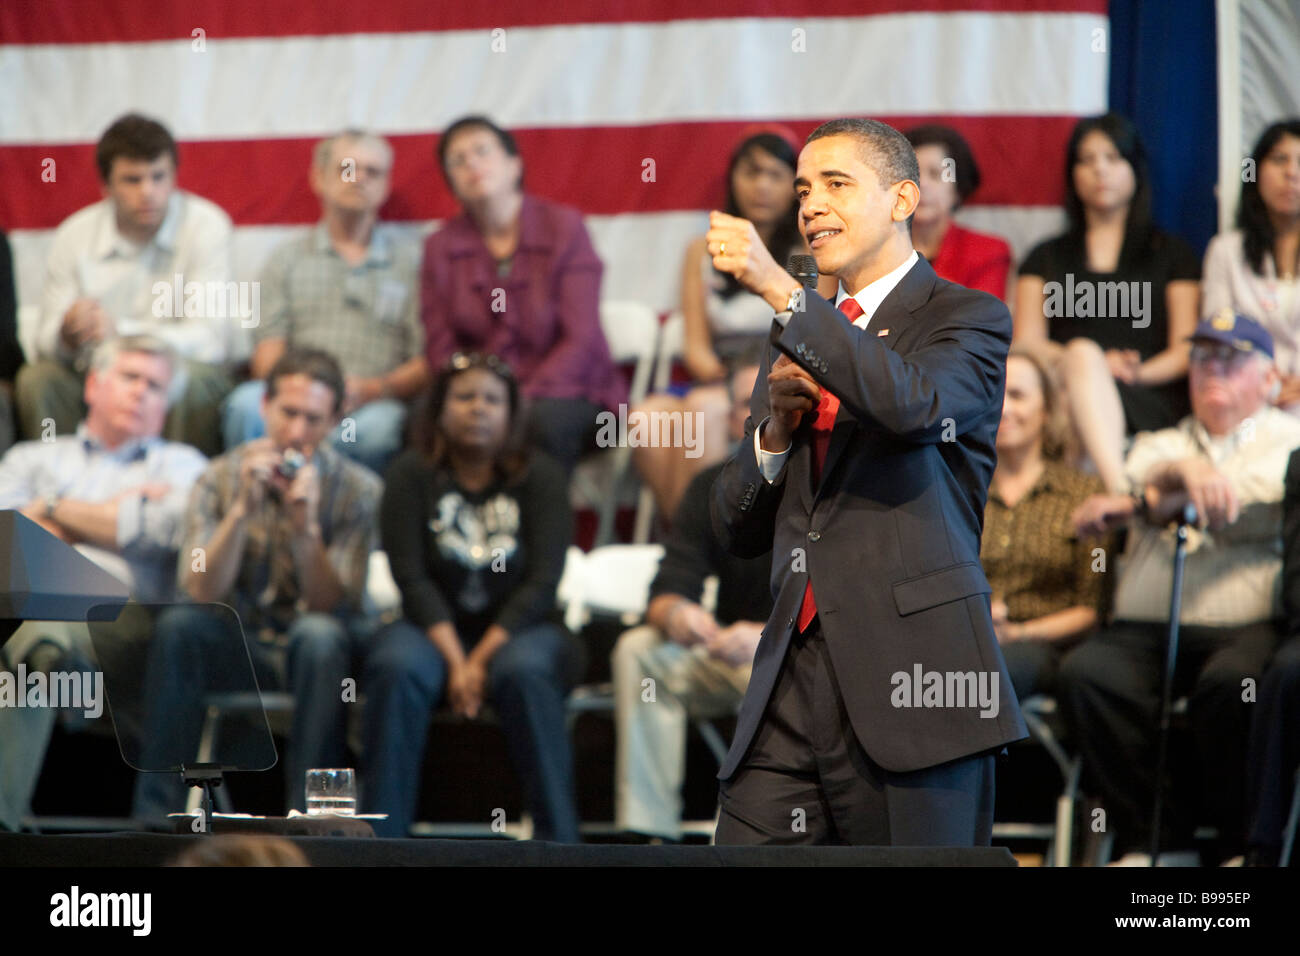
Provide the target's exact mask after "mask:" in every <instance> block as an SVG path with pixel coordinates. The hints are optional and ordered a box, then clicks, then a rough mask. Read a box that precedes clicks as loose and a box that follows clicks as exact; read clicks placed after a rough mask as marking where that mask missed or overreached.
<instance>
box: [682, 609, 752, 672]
mask: <svg viewBox="0 0 1300 956" xmlns="http://www.w3.org/2000/svg"><path fill="white" fill-rule="evenodd" d="M666 625H667V626H666V628H665V630H666V631H667V633H668V638H669V640H671V641H672V642H673V643H675V644H680V645H682V646H683V647H696V646H698V647H703V648H704V649H705V650H706V651H707V652H708V653H709V656H710V657H714V658H717V659H718V660H720V661H722V662H723V663H725V664H728V665H730V666H731V667H740V666H741V665H743V664H749V663H752V662H753V660H754V651H755V650H756V649H757V648H758V641H759V638H760V637H761V636H762V633H763V626H762V625H761V624H759V623H757V622H755V621H736V622H734V623H732V624H729V625H727V626H726V627H722V626H720V625H719V624H718V622H717V620H716V619H715V618H714V617H713V615H712V614H710V613H709V612H708V611H706V610H705V609H704V608H702V607H700V605H698V604H696V603H695V602H693V601H688V600H685V599H682V600H681V601H679V602H678V603H677V604H676V605H675V606H674V607H673V609H672V611H671V612H670V613H669V615H668V620H667V622H666Z"/></svg>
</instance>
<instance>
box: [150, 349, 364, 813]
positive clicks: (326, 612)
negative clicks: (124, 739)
mask: <svg viewBox="0 0 1300 956" xmlns="http://www.w3.org/2000/svg"><path fill="white" fill-rule="evenodd" d="M345 394H346V388H345V385H344V380H343V374H342V372H341V371H340V369H339V366H338V363H337V362H336V361H335V360H334V359H333V358H332V357H331V356H330V355H329V354H327V353H325V352H321V351H318V350H314V349H300V350H290V351H288V352H286V353H285V354H284V355H283V356H282V357H281V358H280V359H279V361H277V362H276V363H275V365H274V366H273V367H272V368H271V371H270V372H269V374H268V375H267V384H266V396H265V398H264V399H263V402H262V413H263V415H264V417H265V421H266V428H267V437H265V438H260V439H256V440H254V441H250V442H246V443H245V444H243V445H240V446H238V447H237V448H234V449H232V450H231V451H229V452H227V453H226V454H224V455H222V456H221V457H220V458H217V459H215V460H213V462H212V464H211V465H210V466H209V468H208V470H207V471H206V472H205V473H204V474H203V476H202V477H201V478H200V479H199V481H198V484H197V485H196V486H195V488H194V491H193V493H192V495H191V496H190V502H189V509H188V514H187V517H186V528H185V533H184V537H183V544H182V546H181V550H180V563H179V569H178V580H179V585H180V587H181V589H182V590H183V591H184V593H185V594H186V595H187V596H188V597H190V598H191V599H192V600H194V601H196V602H201V603H205V604H209V605H211V604H217V603H219V604H226V605H230V607H233V608H234V609H235V611H236V612H237V613H238V615H239V623H240V624H241V625H242V627H243V630H244V633H245V634H246V635H248V637H250V638H252V639H251V640H249V641H248V644H249V650H250V652H251V653H252V658H253V665H254V667H255V669H256V673H257V679H258V683H259V685H260V686H261V688H262V689H263V690H265V689H268V687H269V688H271V689H275V688H285V689H287V690H289V691H291V692H292V693H293V695H294V697H295V703H296V706H295V709H294V719H293V729H292V737H291V739H292V746H291V749H290V752H289V755H288V759H287V761H286V770H287V774H288V804H289V806H290V807H296V808H298V809H301V808H302V806H303V800H302V790H303V779H304V773H305V772H306V770H307V769H308V768H310V767H336V766H344V765H346V764H345V760H346V742H345V710H344V696H345V695H344V693H343V688H344V684H343V682H344V680H345V679H346V678H347V676H348V674H349V673H350V667H351V660H352V638H353V636H354V630H355V628H354V627H353V623H354V621H356V622H357V623H359V620H358V618H359V614H360V611H361V602H362V596H363V594H364V593H365V586H366V569H367V566H368V563H369V558H370V552H371V550H372V548H373V535H374V528H375V523H376V512H377V510H378V507H379V497H380V490H381V484H380V481H379V479H378V478H376V477H375V476H374V474H372V473H371V472H370V471H368V470H367V469H366V468H364V467H362V466H361V465H358V464H356V463H354V462H352V461H350V460H349V459H347V458H345V457H343V456H342V455H340V454H339V453H338V452H337V451H335V450H334V449H333V448H332V447H331V446H330V443H329V442H328V441H326V438H327V436H328V435H329V433H330V431H331V430H332V429H333V428H334V426H335V425H336V424H337V422H338V417H339V411H340V409H341V408H342V405H343V401H344V397H345ZM232 623H233V619H232V618H231V617H230V615H229V612H225V613H224V614H222V613H221V609H215V608H210V607H201V606H180V607H174V608H170V609H168V610H167V611H165V612H164V613H163V614H162V615H160V617H159V621H158V626H157V629H156V631H155V635H154V641H153V645H152V647H151V648H150V655H149V666H148V672H147V675H146V687H147V700H146V708H147V709H146V725H145V727H146V729H145V734H144V743H143V748H144V749H143V753H142V755H141V766H142V767H144V768H147V769H157V768H160V767H164V766H173V765H175V764H176V763H177V762H179V761H180V760H192V759H193V756H194V754H195V753H196V752H197V746H198V739H199V733H200V729H201V725H202V720H203V711H204V700H203V698H204V694H203V691H204V690H207V691H216V690H232V689H248V690H251V689H252V688H251V686H249V685H248V681H247V667H248V665H247V658H244V657H242V649H241V648H240V646H239V645H238V644H237V643H235V642H236V641H238V635H237V634H234V633H232V630H233V629H232V627H231V625H232ZM223 661H224V662H225V663H224V666H223V664H222V663H221V662H223ZM241 665H242V667H241ZM241 670H242V671H243V672H244V673H243V674H242V675H241V674H240V673H239V671H241ZM223 671H224V673H222V672H223ZM241 676H242V677H243V683H242V686H240V681H239V678H240V677H241ZM196 679H199V680H201V681H202V683H201V684H200V686H197V687H196V686H195V680H196ZM219 762H221V761H219ZM183 800H184V794H183V787H182V784H181V782H180V780H179V778H178V777H177V776H176V775H175V774H160V773H146V774H142V775H141V776H140V778H139V779H138V780H137V784H136V793H135V806H134V814H135V816H136V817H140V818H144V817H156V816H160V815H163V814H166V813H168V812H170V811H175V810H179V809H181V806H180V804H181V803H182V802H183Z"/></svg>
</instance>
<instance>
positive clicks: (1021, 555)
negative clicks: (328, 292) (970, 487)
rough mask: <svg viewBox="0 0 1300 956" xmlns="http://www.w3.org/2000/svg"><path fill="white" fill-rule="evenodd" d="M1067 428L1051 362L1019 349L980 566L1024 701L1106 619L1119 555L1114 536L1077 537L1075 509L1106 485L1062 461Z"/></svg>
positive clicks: (1042, 689) (1050, 683)
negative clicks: (1109, 588)
mask: <svg viewBox="0 0 1300 956" xmlns="http://www.w3.org/2000/svg"><path fill="white" fill-rule="evenodd" d="M1068 427H1069V426H1068V423H1066V421H1065V417H1064V415H1063V414H1062V410H1061V408H1060V398H1059V393H1058V392H1057V389H1056V385H1055V383H1054V382H1053V381H1052V379H1051V372H1050V371H1049V370H1048V367H1047V365H1046V363H1045V362H1044V361H1042V360H1041V359H1040V358H1039V357H1038V356H1036V355H1034V354H1033V353H1032V352H1030V351H1028V350H1027V349H1025V348H1024V347H1023V346H1015V347H1014V348H1012V350H1011V354H1010V356H1009V357H1008V359H1007V385H1006V399H1005V401H1004V402H1003V404H1002V424H1001V425H1000V426H999V427H998V440H997V449H998V464H997V468H996V469H995V470H994V472H993V482H992V484H991V486H990V487H989V500H988V504H987V505H986V506H985V508H984V536H983V538H982V539H981V544H980V561H981V562H982V563H983V565H984V573H985V574H986V575H987V576H988V579H989V584H990V585H992V587H993V626H994V628H995V629H996V631H997V635H998V643H999V644H1001V646H1002V656H1003V658H1004V659H1005V660H1006V662H1007V672H1008V673H1009V674H1010V675H1011V683H1012V684H1013V685H1014V686H1015V689H1016V698H1017V699H1018V700H1025V699H1026V698H1027V697H1031V696H1033V695H1034V694H1039V693H1045V694H1050V693H1053V692H1054V691H1055V683H1056V672H1057V669H1058V668H1059V666H1060V661H1061V658H1062V657H1063V656H1064V655H1065V652H1066V650H1067V649H1068V648H1069V647H1070V646H1071V645H1073V644H1075V643H1077V642H1078V641H1080V640H1082V639H1083V638H1084V637H1085V636H1086V635H1087V634H1089V633H1090V632H1091V631H1092V630H1093V628H1094V627H1095V626H1096V625H1097V623H1098V621H1099V620H1100V617H1101V615H1102V614H1103V613H1104V607H1103V604H1104V599H1105V596H1106V595H1105V592H1106V582H1107V581H1108V580H1109V575H1108V573H1107V572H1108V571H1109V565H1110V562H1112V561H1113V560H1114V559H1115V557H1116V555H1115V550H1114V544H1113V542H1112V541H1111V540H1109V539H1104V538H1095V537H1094V538H1091V539H1088V538H1083V537H1079V536H1077V535H1075V533H1074V525H1073V523H1072V521H1071V518H1072V516H1073V514H1074V511H1075V509H1076V508H1078V507H1079V505H1081V504H1082V503H1083V502H1084V500H1085V499H1086V498H1088V496H1089V495H1092V494H1096V493H1099V492H1101V491H1102V490H1103V488H1102V484H1101V480H1100V479H1099V478H1097V477H1096V476H1095V475H1084V474H1081V473H1080V472H1078V471H1075V470H1074V469H1073V468H1071V467H1069V466H1068V465H1066V464H1065V463H1064V462H1063V460H1062V459H1063V458H1064V453H1065V444H1066V430H1067V429H1068ZM1096 548H1101V549H1102V554H1101V555H1100V563H1099V558H1098V556H1097V555H1096V553H1095V550H1094V549H1096Z"/></svg>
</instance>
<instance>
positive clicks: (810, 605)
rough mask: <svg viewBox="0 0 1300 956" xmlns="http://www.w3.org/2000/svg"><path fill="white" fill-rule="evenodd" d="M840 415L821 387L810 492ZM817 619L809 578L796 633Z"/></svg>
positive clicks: (848, 309)
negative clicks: (832, 430) (836, 417)
mask: <svg viewBox="0 0 1300 956" xmlns="http://www.w3.org/2000/svg"><path fill="white" fill-rule="evenodd" d="M839 309H840V311H841V312H843V313H844V317H845V318H847V319H848V320H849V321H850V322H852V321H853V320H854V319H856V318H858V316H860V315H862V306H860V305H858V300H857V299H854V298H847V299H845V300H844V301H843V302H841V303H840V306H839ZM839 413H840V400H839V399H838V398H836V397H835V396H834V395H832V394H831V393H830V391H829V390H827V388H826V387H825V386H822V397H821V401H820V402H818V404H817V419H816V420H815V421H814V422H813V426H812V480H813V489H814V490H816V488H817V485H818V484H819V483H820V482H821V478H822V466H823V465H824V464H825V463H826V450H827V449H828V448H830V446H831V429H832V428H834V427H835V416H836V415H838V414H839ZM816 616H817V602H816V601H815V600H814V599H813V589H812V575H811V574H809V576H808V584H807V587H806V588H805V589H804V593H803V606H802V607H801V608H800V609H799V630H800V631H801V632H802V631H806V630H807V629H808V625H809V624H811V623H812V619H813V618H814V617H816Z"/></svg>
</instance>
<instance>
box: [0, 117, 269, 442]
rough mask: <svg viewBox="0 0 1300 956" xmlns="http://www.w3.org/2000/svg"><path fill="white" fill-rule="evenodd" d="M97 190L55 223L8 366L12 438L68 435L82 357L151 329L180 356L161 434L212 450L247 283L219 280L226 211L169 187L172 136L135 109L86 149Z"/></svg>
mask: <svg viewBox="0 0 1300 956" xmlns="http://www.w3.org/2000/svg"><path fill="white" fill-rule="evenodd" d="M95 158H96V162H97V164H98V166H99V174H100V179H101V181H102V183H103V192H104V198H103V199H102V200H100V201H99V202H97V203H95V204H94V205H91V206H87V207H86V208H84V209H81V210H79V211H77V212H75V213H73V214H72V215H71V216H69V217H68V218H67V219H66V220H64V221H63V223H62V224H61V225H60V226H59V228H58V230H57V232H56V233H55V235H54V240H53V243H52V244H51V246H50V251H49V254H48V257H47V259H46V274H45V284H44V287H43V289H42V293H41V311H40V320H39V322H40V325H39V327H38V329H37V333H36V337H35V338H36V342H35V344H36V355H35V356H34V360H33V361H32V362H31V363H30V364H29V365H27V366H25V367H24V368H23V369H21V370H20V371H19V373H18V379H17V402H18V415H19V427H20V430H21V433H22V437H23V438H26V439H36V438H42V437H46V436H48V435H49V434H50V431H51V428H52V429H53V430H54V431H55V432H56V433H58V434H61V435H66V434H70V433H71V432H72V430H73V429H74V428H76V425H77V422H78V421H80V420H81V418H82V416H83V415H84V413H85V406H84V405H83V404H82V401H81V391H82V381H83V379H84V377H85V369H86V363H87V361H88V358H89V355H90V353H91V352H92V351H93V349H94V347H95V346H96V345H97V344H98V343H100V342H102V341H105V340H106V339H110V338H113V337H114V336H118V335H135V334H152V335H156V336H158V337H159V338H161V339H163V340H164V341H166V342H167V343H168V344H170V345H171V346H172V348H173V349H175V351H176V352H177V353H178V354H179V355H180V356H181V357H182V358H184V359H185V360H186V361H185V366H186V373H187V380H188V385H187V387H186V389H185V392H184V393H183V394H182V395H181V396H180V398H179V400H178V401H177V402H176V404H175V405H174V406H173V407H172V409H171V413H170V415H169V416H168V421H167V424H166V427H165V429H164V434H165V435H166V437H168V438H169V439H172V440H176V441H185V442H189V443H190V444H192V445H195V446H196V447H198V448H199V449H201V450H203V451H204V452H206V453H208V454H215V453H216V452H218V451H220V445H219V442H220V415H219V405H220V403H221V400H222V399H223V398H224V397H225V396H226V394H227V393H228V392H229V391H230V388H231V381H230V379H229V377H228V375H227V369H226V366H227V364H228V363H229V362H231V361H232V360H238V359H241V358H245V357H246V356H247V344H246V336H247V332H246V329H247V328H248V327H251V326H250V323H253V322H256V320H257V319H256V312H257V311H258V310H257V309H256V304H257V302H256V295H255V293H256V288H255V287H251V286H245V285H244V284H234V283H230V282H229V281H228V280H229V279H230V235H231V227H230V217H229V216H227V215H226V214H225V212H223V211H222V210H221V209H220V208H219V207H217V206H216V205H214V204H213V203H211V202H209V201H208V200H206V199H203V198H201V197H199V196H195V195H192V194H190V193H185V192H182V191H181V190H179V189H177V188H176V164H177V153H176V143H175V141H174V140H173V139H172V136H171V134H170V133H169V132H168V131H167V130H166V128H164V127H163V126H162V125H161V124H159V123H157V122H155V121H153V120H151V119H147V118H145V117H143V116H138V115H134V114H132V115H128V116H124V117H122V118H121V119H119V120H117V121H116V122H115V123H113V125H112V126H110V127H109V128H108V129H107V130H106V131H105V133H104V135H103V136H102V137H101V138H100V141H99V144H98V146H97V147H96V152H95Z"/></svg>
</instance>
